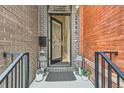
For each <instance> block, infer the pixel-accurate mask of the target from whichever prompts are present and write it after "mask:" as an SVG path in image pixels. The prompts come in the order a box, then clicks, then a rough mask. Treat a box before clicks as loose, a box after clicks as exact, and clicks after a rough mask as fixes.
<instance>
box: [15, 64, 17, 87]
mask: <svg viewBox="0 0 124 93" xmlns="http://www.w3.org/2000/svg"><path fill="white" fill-rule="evenodd" d="M15 88H17V66H15Z"/></svg>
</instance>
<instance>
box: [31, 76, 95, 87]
mask: <svg viewBox="0 0 124 93" xmlns="http://www.w3.org/2000/svg"><path fill="white" fill-rule="evenodd" d="M75 77H76V78H77V80H75V81H57V82H47V81H45V80H46V76H45V77H44V79H43V81H41V82H36V80H34V81H33V82H32V83H31V85H30V88H94V85H93V84H92V83H91V81H89V80H88V81H84V80H82V78H81V77H80V76H77V75H75Z"/></svg>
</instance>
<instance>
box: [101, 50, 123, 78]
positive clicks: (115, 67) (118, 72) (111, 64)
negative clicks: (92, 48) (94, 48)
mask: <svg viewBox="0 0 124 93" xmlns="http://www.w3.org/2000/svg"><path fill="white" fill-rule="evenodd" d="M99 54H101V55H102V57H103V58H104V59H105V60H106V62H107V63H108V64H109V65H110V66H111V67H112V68H113V70H114V71H115V72H116V73H117V74H118V75H119V76H120V77H121V78H122V79H123V80H124V74H123V73H122V72H121V71H120V69H119V68H118V67H117V66H116V65H114V64H113V63H112V61H111V60H110V59H108V58H107V57H106V56H105V54H104V53H103V52H99Z"/></svg>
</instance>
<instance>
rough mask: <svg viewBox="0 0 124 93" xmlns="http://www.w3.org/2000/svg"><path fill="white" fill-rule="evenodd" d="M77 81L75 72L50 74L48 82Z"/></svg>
mask: <svg viewBox="0 0 124 93" xmlns="http://www.w3.org/2000/svg"><path fill="white" fill-rule="evenodd" d="M74 80H76V77H75V75H74V74H73V72H49V74H48V75H47V78H46V81H74Z"/></svg>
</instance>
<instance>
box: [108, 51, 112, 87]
mask: <svg viewBox="0 0 124 93" xmlns="http://www.w3.org/2000/svg"><path fill="white" fill-rule="evenodd" d="M110 60H111V61H112V53H110ZM108 88H112V71H111V66H110V65H109V64H108Z"/></svg>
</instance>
